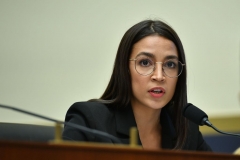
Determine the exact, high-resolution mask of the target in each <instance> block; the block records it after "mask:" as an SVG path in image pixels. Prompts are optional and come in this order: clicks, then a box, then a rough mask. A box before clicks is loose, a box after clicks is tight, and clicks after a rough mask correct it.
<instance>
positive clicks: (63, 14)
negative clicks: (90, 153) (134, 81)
mask: <svg viewBox="0 0 240 160" xmlns="http://www.w3.org/2000/svg"><path fill="white" fill-rule="evenodd" d="M239 6H240V1H239V0H221V1H219V0H201V1H197V0H183V1H174V0H148V1H143V0H140V1H133V0H132V1H127V0H121V1H110V0H102V1H93V0H92V1H83V0H82V1H77V0H68V1H61V0H51V1H49V0H38V1H31V0H22V1H13V0H1V1H0V22H1V24H0V35H1V36H0V76H1V78H0V103H1V104H6V105H11V106H15V107H19V108H22V109H25V110H29V111H32V112H36V113H39V114H43V115H45V116H49V117H52V118H56V119H59V120H64V116H65V113H66V111H67V109H68V107H69V106H70V105H71V104H72V103H74V102H76V101H86V100H88V99H91V98H98V97H99V96H100V95H101V94H102V93H103V91H104V89H105V87H106V85H107V84H108V80H109V77H110V74H111V71H112V66H113V62H114V58H115V54H116V51H117V47H118V44H119V41H120V40H121V38H122V36H123V34H124V33H125V31H126V30H127V29H128V28H129V27H131V26H132V25H133V24H135V23H137V22H139V21H141V20H144V19H149V18H153V19H161V20H164V21H165V22H167V23H168V24H170V25H171V26H172V27H173V28H174V29H175V30H176V31H177V33H178V34H179V36H180V38H181V39H182V42H183V45H184V48H185V51H186V57H187V69H188V82H187V83H188V96H189V97H188V98H189V102H191V103H193V104H195V105H196V106H198V107H199V108H201V109H203V110H204V111H205V112H207V113H208V114H209V116H210V117H231V116H239V113H240V104H239V103H240V102H239V97H240V95H239V90H240V86H239V84H240V78H239V75H240V74H239V72H240V70H239V68H240V64H239V60H240V56H239V55H240V39H239V36H240V18H239V15H240V10H239ZM0 121H1V122H19V123H46V121H44V120H41V119H37V118H34V117H30V116H26V115H22V114H20V113H15V112H13V111H9V110H4V109H0Z"/></svg>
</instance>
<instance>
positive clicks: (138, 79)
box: [130, 68, 146, 95]
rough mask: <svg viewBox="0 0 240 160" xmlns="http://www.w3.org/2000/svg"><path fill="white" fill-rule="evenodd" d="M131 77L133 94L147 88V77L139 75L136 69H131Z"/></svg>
mask: <svg viewBox="0 0 240 160" xmlns="http://www.w3.org/2000/svg"><path fill="white" fill-rule="evenodd" d="M130 77H131V84H132V91H133V94H134V95H136V93H140V92H139V91H140V90H142V89H144V86H146V80H145V77H143V76H141V75H139V74H138V73H137V72H136V71H135V69H134V68H130Z"/></svg>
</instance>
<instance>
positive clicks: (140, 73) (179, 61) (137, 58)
mask: <svg viewBox="0 0 240 160" xmlns="http://www.w3.org/2000/svg"><path fill="white" fill-rule="evenodd" d="M137 59H138V58H134V59H129V61H135V67H134V68H135V70H136V71H137V73H138V74H140V75H142V76H148V75H150V74H152V73H153V72H154V71H155V69H156V65H155V64H156V63H159V64H163V63H164V62H165V61H164V62H155V63H154V67H153V70H152V72H150V73H149V74H146V75H144V74H141V73H139V72H138V70H137V68H136V60H137ZM168 60H170V59H168ZM168 60H166V61H168ZM178 62H179V63H180V64H181V65H182V70H181V72H180V73H179V74H178V75H177V76H176V77H170V76H169V75H167V74H166V73H165V71H164V69H163V66H162V70H163V73H164V74H165V75H166V76H168V77H169V78H177V77H179V76H180V75H181V74H182V71H183V67H184V66H185V64H183V63H182V62H180V61H179V60H178Z"/></svg>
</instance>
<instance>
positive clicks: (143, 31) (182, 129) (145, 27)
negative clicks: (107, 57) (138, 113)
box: [90, 20, 187, 149]
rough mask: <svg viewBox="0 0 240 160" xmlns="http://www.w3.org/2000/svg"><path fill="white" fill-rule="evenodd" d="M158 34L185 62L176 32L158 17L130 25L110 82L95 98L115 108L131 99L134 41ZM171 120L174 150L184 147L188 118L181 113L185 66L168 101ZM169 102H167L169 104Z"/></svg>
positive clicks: (184, 91) (184, 96) (180, 59)
mask: <svg viewBox="0 0 240 160" xmlns="http://www.w3.org/2000/svg"><path fill="white" fill-rule="evenodd" d="M154 34H157V35H159V36H163V37H165V38H167V39H169V40H171V41H172V42H173V43H174V44H175V46H176V47H177V51H178V57H179V61H180V62H182V63H183V64H186V60H185V53H184V49H183V46H182V42H181V40H180V38H179V37H178V35H177V33H176V32H175V31H174V30H173V29H172V28H171V27H170V26H169V25H167V24H166V23H164V22H162V21H159V20H145V21H142V22H139V23H137V24H135V25H134V26H132V27H131V28H130V29H129V30H128V31H127V32H126V33H125V34H124V36H123V38H122V40H121V42H120V45H119V47H118V51H117V55H116V59H115V63H114V68H113V72H112V76H111V79H110V81H109V84H108V86H107V88H106V90H105V92H104V93H103V95H102V96H101V97H100V99H98V100H96V99H95V100H90V101H98V102H101V103H105V104H108V105H110V106H116V107H126V106H127V105H129V104H130V102H131V97H132V87H131V78H130V74H129V58H130V54H131V52H132V47H133V45H134V44H135V43H137V42H138V41H139V40H141V39H142V38H144V37H146V36H150V35H154ZM171 102H173V103H171V108H173V109H172V112H173V117H174V118H173V121H174V125H175V127H176V131H177V135H178V137H177V143H176V145H175V148H174V149H181V148H183V146H184V143H185V140H186V136H187V120H186V119H185V118H184V117H183V116H182V111H181V110H182V107H183V106H184V105H186V103H187V86H186V67H183V71H182V73H181V75H180V76H179V77H178V81H177V85H176V89H175V93H174V96H173V98H172V100H171ZM168 105H169V104H168Z"/></svg>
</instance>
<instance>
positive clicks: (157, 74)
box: [151, 62, 165, 81]
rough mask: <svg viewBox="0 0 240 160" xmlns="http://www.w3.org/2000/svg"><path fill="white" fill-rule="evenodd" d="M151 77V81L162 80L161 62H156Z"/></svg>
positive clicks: (163, 78)
mask: <svg viewBox="0 0 240 160" xmlns="http://www.w3.org/2000/svg"><path fill="white" fill-rule="evenodd" d="M151 79H152V80H153V81H164V80H165V76H164V72H163V69H162V62H156V64H155V68H154V71H153V74H152V77H151Z"/></svg>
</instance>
